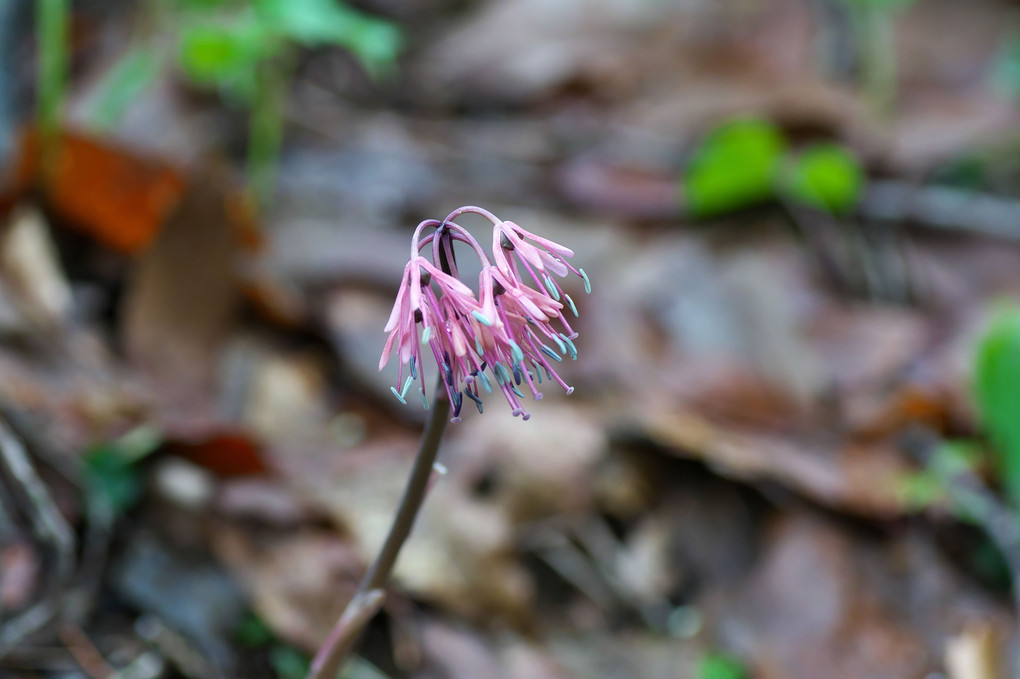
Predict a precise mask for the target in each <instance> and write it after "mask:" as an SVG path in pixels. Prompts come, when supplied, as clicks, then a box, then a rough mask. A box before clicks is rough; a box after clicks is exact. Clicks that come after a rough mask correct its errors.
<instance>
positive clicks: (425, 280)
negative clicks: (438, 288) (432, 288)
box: [421, 269, 432, 288]
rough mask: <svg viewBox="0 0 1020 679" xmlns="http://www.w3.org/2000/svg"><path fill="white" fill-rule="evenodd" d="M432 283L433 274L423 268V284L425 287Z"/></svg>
mask: <svg viewBox="0 0 1020 679" xmlns="http://www.w3.org/2000/svg"><path fill="white" fill-rule="evenodd" d="M430 283H432V274H430V273H429V272H428V271H426V270H425V269H422V270H421V286H422V287H423V288H424V287H425V286H426V285H429V284H430Z"/></svg>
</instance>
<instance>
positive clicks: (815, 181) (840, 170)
mask: <svg viewBox="0 0 1020 679" xmlns="http://www.w3.org/2000/svg"><path fill="white" fill-rule="evenodd" d="M784 180H785V188H786V191H787V192H788V194H789V195H790V196H791V197H792V198H794V199H796V200H799V201H801V202H803V203H806V204H808V205H813V206H815V207H817V208H820V209H822V210H825V211H827V212H831V213H832V214H844V213H846V212H848V211H849V210H851V209H852V208H853V207H854V205H856V204H857V199H858V198H859V197H860V194H861V189H862V188H863V186H864V173H863V172H862V171H861V166H860V164H859V163H858V162H857V159H856V158H854V157H853V156H852V155H850V152H849V151H847V150H846V149H845V148H843V147H842V146H837V145H836V144H818V145H815V146H812V147H810V148H807V149H805V150H804V151H803V152H801V153H800V154H799V155H797V156H796V157H795V158H794V159H793V161H792V162H791V163H790V166H789V169H788V171H787V172H786V175H785V178H784Z"/></svg>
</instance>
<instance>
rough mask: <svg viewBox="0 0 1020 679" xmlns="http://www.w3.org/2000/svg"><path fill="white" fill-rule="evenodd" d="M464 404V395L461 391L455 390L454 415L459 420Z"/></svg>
mask: <svg viewBox="0 0 1020 679" xmlns="http://www.w3.org/2000/svg"><path fill="white" fill-rule="evenodd" d="M463 405H464V397H463V396H461V395H460V392H459V391H455V392H453V417H454V418H455V419H457V420H459V419H460V409H461V406H463Z"/></svg>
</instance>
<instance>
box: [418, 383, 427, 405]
mask: <svg viewBox="0 0 1020 679" xmlns="http://www.w3.org/2000/svg"><path fill="white" fill-rule="evenodd" d="M418 396H419V397H421V406H422V408H424V409H425V410H428V409H429V399H428V397H427V396H425V390H424V389H422V388H421V387H418Z"/></svg>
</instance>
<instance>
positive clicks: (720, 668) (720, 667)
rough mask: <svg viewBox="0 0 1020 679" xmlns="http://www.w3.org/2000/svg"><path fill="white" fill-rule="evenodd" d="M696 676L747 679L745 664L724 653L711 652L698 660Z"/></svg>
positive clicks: (701, 677) (712, 678) (711, 678)
mask: <svg viewBox="0 0 1020 679" xmlns="http://www.w3.org/2000/svg"><path fill="white" fill-rule="evenodd" d="M694 676H695V677H696V679H746V678H747V676H748V674H747V668H746V667H744V664H743V663H742V662H740V661H739V660H737V659H736V658H733V657H731V656H728V655H724V654H722V653H709V654H707V655H704V656H702V658H701V659H700V660H699V661H698V666H697V669H696V670H695V673H694Z"/></svg>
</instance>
